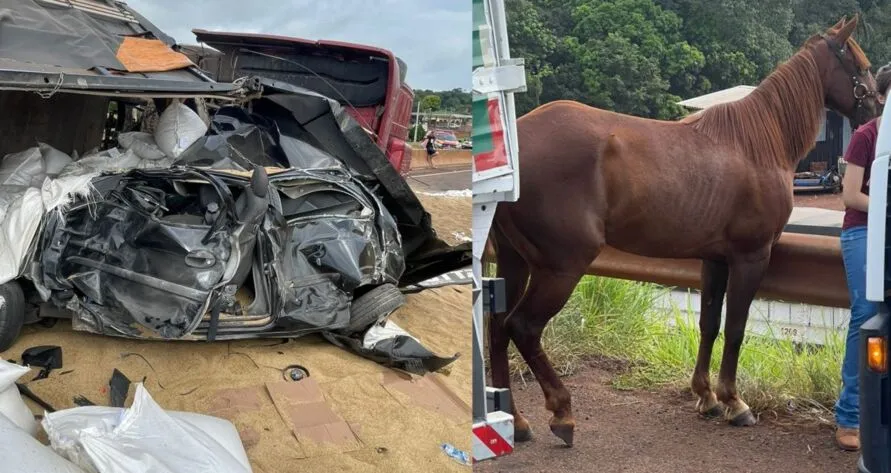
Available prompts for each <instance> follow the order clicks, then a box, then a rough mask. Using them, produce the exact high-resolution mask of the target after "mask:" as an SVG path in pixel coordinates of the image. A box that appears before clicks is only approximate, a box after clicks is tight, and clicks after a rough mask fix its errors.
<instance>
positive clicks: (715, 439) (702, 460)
mask: <svg viewBox="0 0 891 473" xmlns="http://www.w3.org/2000/svg"><path fill="white" fill-rule="evenodd" d="M612 376H613V375H612V374H611V373H610V372H609V371H607V370H606V369H604V367H603V364H602V363H596V362H590V363H589V364H588V365H587V366H586V367H585V368H583V369H582V370H581V371H580V372H579V373H578V374H576V375H574V376H571V377H568V378H566V379H564V383H566V387H567V388H568V389H569V390H570V392H571V393H572V395H573V398H572V404H573V410H574V412H575V417H576V433H575V445H574V446H573V447H572V448H571V449H570V448H565V447H563V446H562V442H561V441H560V440H559V439H558V438H557V437H555V436H553V435H551V432H550V431H549V430H548V420H549V419H550V417H551V414H550V412H548V411H546V410H545V408H544V398H543V397H542V394H541V389H540V388H539V387H538V384H537V383H536V382H535V380H534V379H530V380H529V383H528V384H527V385H526V386H525V387H524V385H523V383H522V382H521V381H520V382H517V381H515V382H514V383H513V388H514V389H513V394H514V395H515V396H516V398H517V404H518V405H519V406H520V408H521V409H522V412H523V414H524V415H525V416H526V417H527V419H529V422H530V423H531V424H532V429H533V435H534V437H533V439H532V441H531V442H527V443H521V444H517V446H516V449H515V450H514V453H513V454H511V455H508V456H505V457H502V458H499V459H495V460H491V461H485V462H482V463H478V464H476V465H474V471H475V472H485V473H508V472H511V473H515V472H516V473H532V472H535V473H538V472H547V473H556V472H576V471H597V472H602V473H612V472H624V473H654V472H659V473H661V472H684V473H723V472H727V473H731V472H732V473H777V472H782V473H799V472H800V473H814V472H826V473H844V472H852V471H857V458H858V455H857V454H856V453H847V452H842V451H841V450H839V449H838V448H836V447H835V444H834V441H833V436H832V429H831V428H830V427H827V426H822V425H816V424H814V423H808V422H802V421H796V420H794V419H789V418H764V417H762V418H761V419H759V423H758V425H756V426H754V427H748V428H734V427H730V426H729V425H727V424H725V423H724V422H722V421H717V420H706V419H702V418H700V417H698V416H697V415H696V413H695V408H694V405H695V402H694V400H693V399H692V398H691V397H690V395H689V394H688V393H681V392H667V391H660V392H641V391H634V392H629V391H619V390H616V389H614V388H612V387H610V386H609V381H610V379H611V378H612Z"/></svg>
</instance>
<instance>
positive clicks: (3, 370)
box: [0, 359, 38, 443]
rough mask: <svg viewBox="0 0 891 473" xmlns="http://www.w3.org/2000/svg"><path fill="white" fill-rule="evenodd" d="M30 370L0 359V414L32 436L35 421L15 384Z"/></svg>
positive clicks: (35, 433) (35, 430) (33, 434)
mask: <svg viewBox="0 0 891 473" xmlns="http://www.w3.org/2000/svg"><path fill="white" fill-rule="evenodd" d="M30 372H31V370H30V369H28V368H26V367H24V366H19V365H16V364H14V363H10V362H8V361H6V360H2V359H0V414H2V415H3V417H5V418H6V419H9V420H10V421H12V422H13V423H14V424H15V425H16V426H18V427H19V428H20V429H22V431H24V432H27V433H28V435H31V436H32V437H33V436H35V435H37V428H38V425H37V421H35V420H34V415H33V414H31V410H30V409H28V406H27V405H26V404H25V400H24V399H22V396H21V394H19V389H18V388H17V387H16V385H15V383H16V381H17V380H18V379H19V378H21V377H22V376H24V375H26V374H28V373H30ZM0 443H2V442H0Z"/></svg>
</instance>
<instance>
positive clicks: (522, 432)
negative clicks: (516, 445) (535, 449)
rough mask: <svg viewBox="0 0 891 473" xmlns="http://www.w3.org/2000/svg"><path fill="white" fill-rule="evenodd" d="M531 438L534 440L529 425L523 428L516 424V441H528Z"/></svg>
mask: <svg viewBox="0 0 891 473" xmlns="http://www.w3.org/2000/svg"><path fill="white" fill-rule="evenodd" d="M530 440H532V429H530V428H529V427H526V428H525V429H521V428H517V426H516V425H514V442H528V441H530Z"/></svg>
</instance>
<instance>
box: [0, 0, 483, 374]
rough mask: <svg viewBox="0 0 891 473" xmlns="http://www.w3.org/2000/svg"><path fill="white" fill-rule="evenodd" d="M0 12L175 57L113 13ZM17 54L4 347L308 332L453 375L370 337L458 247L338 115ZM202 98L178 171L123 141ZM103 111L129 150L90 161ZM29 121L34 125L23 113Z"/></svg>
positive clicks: (83, 7) (131, 17)
mask: <svg viewBox="0 0 891 473" xmlns="http://www.w3.org/2000/svg"><path fill="white" fill-rule="evenodd" d="M62 3H64V5H62ZM0 4H2V6H3V7H7V8H8V9H10V10H12V14H13V15H20V16H21V17H22V18H26V19H27V20H28V22H30V24H29V26H30V27H34V26H37V27H38V28H36V29H38V30H39V29H40V28H39V26H41V21H43V22H44V24H43V26H47V24H48V20H49V19H50V18H51V19H52V21H53V22H55V23H56V24H57V25H63V26H71V25H76V26H77V28H78V34H79V35H81V37H80V38H79V39H78V41H81V43H80V44H81V45H83V44H84V42H86V43H89V41H96V42H101V41H120V38H124V41H127V38H140V39H147V40H151V41H156V44H154V45H152V47H160V45H161V44H163V45H165V47H167V48H171V49H170V50H171V52H174V51H173V50H174V49H176V45H175V43H174V41H173V40H172V39H171V38H169V37H167V36H166V35H164V34H163V33H162V32H160V31H159V30H157V28H155V27H154V26H153V25H151V24H150V23H149V22H148V21H147V20H145V19H144V18H142V17H141V16H139V15H138V14H137V13H136V12H134V11H133V10H131V9H130V8H129V7H127V6H126V4H124V3H123V2H113V1H110V0H108V1H102V0H80V1H76V2H53V1H50V0H28V1H24V2H12V1H9V0H3V1H0ZM84 28H86V29H87V30H88V31H89V33H88V34H86V33H84V32H83V30H82V29H84ZM29 31H30V33H32V34H33V33H34V29H31V30H29ZM71 31H73V30H71ZM71 31H58V30H56V31H53V29H52V28H48V30H43V31H42V32H43V33H45V37H42V39H43V40H44V42H43V43H42V46H41V45H40V44H39V43H33V42H32V46H31V49H39V50H40V51H36V52H37V53H39V54H36V55H37V56H38V57H45V56H40V54H53V52H54V51H61V50H62V49H64V48H59V47H58V45H57V43H58V42H60V41H62V42H64V41H66V40H71V35H70V33H71ZM3 34H10V33H8V32H0V39H2V37H3ZM91 35H92V36H91ZM23 37H24V36H23ZM84 38H86V39H84ZM109 38H111V39H109ZM24 49H25V50H27V49H28V48H24ZM30 53H31V54H34V53H35V51H30ZM16 54H18V53H15V52H11V51H10V50H9V49H7V48H4V47H3V46H2V45H0V102H2V103H5V104H6V107H5V109H6V111H7V113H6V114H4V118H2V119H0V129H2V130H4V132H5V134H11V135H13V136H14V139H11V140H7V141H6V142H4V143H3V144H2V145H0V152H2V155H4V156H6V159H4V163H3V165H4V166H5V165H6V164H8V163H7V162H6V161H7V160H10V162H12V161H15V160H16V159H20V158H21V156H24V154H23V153H21V151H22V150H24V149H26V148H29V149H30V151H31V155H32V157H36V158H37V160H36V161H35V162H39V166H38V168H39V169H38V170H37V171H35V172H34V173H33V175H27V171H28V169H26V168H27V167H28V166H26V165H23V166H19V167H18V168H16V169H14V170H13V171H12V173H11V174H10V173H7V175H11V176H12V177H14V178H15V177H16V173H19V174H22V173H24V174H26V176H25V177H26V179H24V181H23V180H22V179H19V180H18V181H16V180H15V179H12V181H11V182H14V183H16V184H17V185H3V184H4V182H0V204H2V206H3V208H0V232H2V233H0V248H2V249H3V250H4V251H5V250H7V249H11V250H15V251H8V252H7V255H6V256H5V257H3V258H0V282H2V283H3V284H2V285H0V351H3V350H6V349H7V348H9V347H10V346H11V344H12V343H13V342H14V341H15V339H16V338H17V336H18V334H19V332H20V330H21V327H22V325H23V324H24V323H35V322H38V321H41V320H45V319H48V318H58V317H71V318H72V320H73V322H72V325H73V327H74V328H75V329H77V330H86V331H91V332H96V333H101V334H106V335H115V336H123V337H131V338H160V339H199V340H215V339H234V338H248V337H295V336H301V335H305V334H309V333H321V334H322V335H323V336H324V337H325V338H326V339H328V340H329V341H331V342H332V343H335V344H337V345H339V346H342V347H344V348H349V349H352V350H354V351H356V352H358V353H360V354H362V355H363V356H367V357H369V358H372V359H375V360H376V361H379V362H382V363H385V364H388V365H390V366H395V367H399V368H403V369H407V370H410V371H424V370H431V371H432V370H437V369H439V368H440V367H442V366H444V365H447V364H449V363H451V361H453V360H454V359H455V357H451V358H440V357H437V356H435V355H433V354H432V353H430V352H429V351H427V350H426V349H424V348H423V347H421V346H420V344H418V343H417V341H416V340H414V339H412V338H411V337H409V336H408V335H407V334H404V332H403V334H404V335H399V336H398V337H393V336H392V333H393V332H392V330H391V331H387V332H386V334H390V335H387V336H384V335H383V334H382V333H378V334H371V333H370V332H371V331H373V329H374V328H375V327H383V323H384V321H385V319H386V317H387V316H388V315H389V314H390V313H391V312H393V311H394V310H395V309H396V308H398V307H399V306H400V305H401V304H402V303H403V301H404V298H403V296H402V293H401V291H400V289H399V288H401V287H406V286H410V285H413V284H416V283H418V282H420V281H423V280H425V279H427V278H430V277H433V276H437V275H440V274H442V273H445V272H448V271H451V270H454V269H458V268H463V267H466V266H468V265H469V264H470V259H471V245H470V244H469V243H467V244H464V245H460V246H449V245H448V244H446V243H445V242H444V241H442V240H441V239H439V238H438V237H437V236H436V233H435V231H434V230H433V227H432V224H431V218H430V215H429V214H428V213H427V212H426V211H425V210H424V208H423V206H422V205H421V203H420V201H419V200H418V199H417V197H416V196H415V194H414V193H413V191H412V190H411V188H409V186H408V184H407V183H406V182H405V180H404V179H403V178H402V176H400V172H399V170H398V169H396V167H394V165H393V163H392V162H391V160H389V159H388V156H387V154H385V150H386V147H382V146H380V145H379V144H378V143H377V142H376V141H375V139H376V136H375V135H373V134H372V133H370V131H369V130H367V129H365V127H363V126H361V125H360V124H359V123H358V122H357V121H356V119H355V117H353V116H351V114H350V113H349V110H348V109H347V107H345V106H343V105H341V103H339V102H338V100H336V99H333V98H331V97H330V96H328V95H323V94H322V93H319V92H317V91H314V90H309V89H307V88H302V87H299V86H297V85H294V84H291V83H288V82H286V81H283V80H280V78H279V80H277V79H276V78H269V77H262V76H257V75H239V76H238V77H237V78H236V80H233V81H231V82H216V81H214V80H213V79H211V78H210V76H209V75H208V74H207V73H206V72H205V71H203V70H201V69H199V68H198V67H196V66H195V65H194V64H192V65H189V66H187V67H181V68H177V69H171V70H167V71H161V72H132V71H127V70H112V69H111V68H109V67H104V66H100V65H98V64H101V63H102V62H103V59H104V58H101V57H99V53H97V57H88V58H83V57H79V58H74V59H72V58H71V57H70V56H66V57H63V58H61V59H59V60H58V61H56V62H52V63H53V64H63V65H62V66H58V65H54V66H49V65H40V64H35V63H33V62H26V61H24V60H22V59H21V58H18V57H16ZM21 54H29V52H28V51H24V52H23V53H21ZM57 54H59V55H64V54H65V53H61V52H60V53H57ZM175 54H179V53H175ZM182 57H183V58H184V59H185V56H182ZM53 59H55V58H53ZM77 59H81V60H80V61H78V60H77ZM113 59H114V58H113V57H112V60H113ZM85 60H86V62H85ZM186 60H187V59H186ZM350 60H351V61H357V60H358V59H356V58H351V59H350ZM50 61H52V59H50V60H49V61H45V62H50ZM105 62H109V60H106V61H105ZM87 65H91V67H87ZM124 69H126V68H124ZM110 70H112V72H110ZM205 100H206V101H207V103H209V104H211V105H213V107H212V108H211V107H207V110H210V111H206V112H205V116H206V118H205V121H206V122H207V123H205V125H207V131H206V133H203V134H202V135H201V136H200V137H198V138H197V139H196V140H194V141H191V142H190V143H189V142H187V141H188V140H183V139H182V136H181V135H179V134H178V133H180V132H179V131H175V132H174V136H175V137H176V138H177V140H176V146H180V145H183V149H182V150H179V151H178V152H177V153H176V155H175V156H173V157H171V156H170V154H169V153H167V156H163V153H162V154H161V155H159V156H157V157H152V158H151V159H149V157H147V156H146V154H151V153H150V152H148V153H147V152H146V150H147V149H148V150H149V151H152V150H155V151H157V149H158V148H157V147H155V146H156V145H159V144H160V142H159V143H157V144H156V143H154V142H152V143H148V142H139V143H136V141H139V139H141V138H140V137H134V136H135V135H138V133H133V132H132V131H130V130H128V129H126V128H124V129H121V127H122V124H123V123H125V122H127V121H128V120H131V119H132V118H133V117H134V116H135V115H133V114H132V110H133V108H132V107H137V108H140V107H141V104H145V103H153V104H156V105H162V106H163V105H168V104H169V105H168V107H169V108H171V109H173V108H176V107H179V108H180V109H185V108H187V107H186V106H185V105H183V102H185V103H187V104H189V105H191V106H192V107H193V108H194V109H196V110H198V111H203V110H204V109H202V107H201V106H200V105H196V104H204V103H205V102H204V101H205ZM150 101H152V102H150ZM110 102H116V103H117V104H118V108H117V110H118V120H117V122H116V124H115V125H112V127H115V126H117V127H118V129H117V130H116V132H117V137H119V138H120V139H119V141H120V143H121V144H122V145H123V144H124V141H125V140H124V137H129V139H128V140H127V142H128V144H129V145H130V146H121V147H119V148H118V147H113V148H111V149H108V150H103V151H101V152H98V153H97V152H95V151H91V150H95V149H96V148H97V147H98V146H99V145H100V144H101V143H107V142H109V141H110V140H109V136H108V135H109V133H108V131H109V130H108V129H106V128H108V126H107V124H108V120H107V119H108V110H109V103H110ZM25 107H27V108H28V109H29V113H22V114H19V113H17V110H20V109H23V108H25ZM161 111H162V110H160V108H159V110H158V112H159V113H160V112H161ZM164 113H167V111H166V110H164ZM188 113H193V111H192V109H190V110H189V111H188ZM195 115H196V116H197V115H200V114H197V113H195ZM20 116H24V117H26V118H27V119H26V120H24V122H23V121H22V120H21V119H20V118H19V117H20ZM145 119H146V118H145V117H142V120H145ZM163 120H164V114H161V121H163ZM136 121H138V119H137V120H136ZM131 125H132V124H131ZM159 126H160V125H159ZM127 128H132V127H130V126H127ZM144 135H149V134H148V133H144V134H143V137H144ZM36 143H39V146H37V147H36V148H35V147H34V145H35V144H36ZM137 145H138V146H137ZM140 146H141V147H140ZM59 150H66V151H68V150H71V151H73V153H72V156H73V158H72V157H69V156H64V157H63V158H62V161H63V164H64V163H68V164H67V165H66V166H64V168H63V169H61V170H58V169H57V170H53V171H51V170H50V168H51V167H60V166H56V165H51V163H50V161H51V160H52V159H51V158H53V157H58V156H60V155H63V154H64V153H60V151H59ZM16 152H20V153H19V154H18V155H14V156H15V157H14V158H10V156H11V154H12V153H16ZM77 155H80V156H81V158H80V159H77V158H76V156H77ZM158 158H163V159H158ZM66 159H67V161H66ZM127 159H130V161H129V162H130V163H131V164H130V165H127V166H125V165H123V164H121V162H122V161H126V160H127ZM153 160H155V161H153ZM21 162H22V163H26V164H27V163H28V162H29V161H27V159H24V160H22V161H21ZM2 172H3V171H2V166H0V178H2V177H3V176H4V175H3V173H2ZM35 176H37V177H35ZM18 177H21V176H18ZM28 179H31V181H28ZM35 179H36V180H35ZM22 182H36V185H34V184H32V185H31V187H28V186H27V185H22ZM5 184H9V182H7V183H5ZM29 199H30V200H29ZM34 202H37V203H36V204H34ZM23 289H24V290H23ZM381 330H383V329H382V328H381ZM369 338H371V339H374V341H377V342H380V340H382V339H387V338H388V339H389V342H388V343H377V345H375V344H374V343H369Z"/></svg>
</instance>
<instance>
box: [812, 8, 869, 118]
mask: <svg viewBox="0 0 891 473" xmlns="http://www.w3.org/2000/svg"><path fill="white" fill-rule="evenodd" d="M857 18H858V17H857V16H856V15H855V16H854V18H852V19H851V20H847V19H846V18H842V19H841V20H840V21H839V22H838V23H836V24H835V26H833V27H832V28H829V29H828V30H826V32H825V33H823V34H820V35H815V36H814V37H812V38H811V39H810V40H808V43H807V44H808V45H809V46H810V47H811V48H812V51H813V52H814V59H815V60H816V61H817V64H818V65H819V68H820V71H821V74H822V77H821V79H822V82H823V93H824V95H825V100H826V105H827V106H828V107H829V108H831V109H833V110H835V111H836V112H838V113H840V114H842V115H844V116H846V117H848V120H850V121H851V124H852V125H853V126H854V128H856V127H858V126H860V125H862V124H864V123H866V122H867V121H869V120H870V119H872V118H873V117H875V116H877V115H878V109H879V105H878V100H877V93H876V81H875V78H873V76H872V73H871V72H870V70H869V69H870V63H869V59H867V57H866V54H864V52H863V50H862V49H860V45H858V44H857V42H856V41H855V40H854V37H853V33H854V29H855V28H856V27H857Z"/></svg>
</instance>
